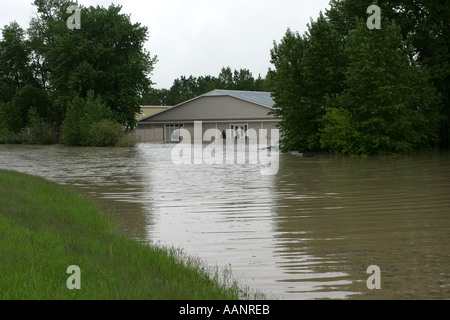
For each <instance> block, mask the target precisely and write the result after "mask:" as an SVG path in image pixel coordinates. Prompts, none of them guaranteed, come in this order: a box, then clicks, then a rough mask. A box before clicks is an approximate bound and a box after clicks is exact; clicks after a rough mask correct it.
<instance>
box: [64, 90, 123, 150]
mask: <svg viewBox="0 0 450 320" xmlns="http://www.w3.org/2000/svg"><path fill="white" fill-rule="evenodd" d="M111 117H112V112H111V109H109V107H108V106H107V105H106V104H105V103H104V102H103V100H102V99H101V97H100V96H97V97H96V96H95V94H94V92H92V91H89V93H88V95H87V98H86V99H83V98H80V97H74V98H73V99H72V101H71V102H70V103H69V106H68V109H67V114H66V118H65V120H64V123H63V136H62V139H63V143H64V144H65V145H68V146H109V145H111V141H114V143H115V142H117V141H118V139H119V137H118V135H119V134H120V130H119V129H117V128H118V127H117V124H116V123H115V122H113V121H111V120H110V119H111ZM108 134H110V135H111V136H110V137H108ZM114 143H112V145H114Z"/></svg>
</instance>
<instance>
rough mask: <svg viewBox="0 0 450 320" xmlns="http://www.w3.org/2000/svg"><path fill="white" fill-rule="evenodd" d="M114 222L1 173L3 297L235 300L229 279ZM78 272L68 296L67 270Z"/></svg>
mask: <svg viewBox="0 0 450 320" xmlns="http://www.w3.org/2000/svg"><path fill="white" fill-rule="evenodd" d="M116 230H117V228H116V226H115V223H114V221H112V219H111V218H110V217H109V216H108V215H106V214H105V213H103V212H102V211H101V210H100V209H99V207H98V206H97V205H96V204H94V203H93V202H91V201H88V200H87V199H86V198H84V197H82V196H80V195H78V194H77V193H75V192H74V191H73V190H71V189H69V188H67V187H63V186H61V185H58V184H56V183H53V182H49V181H46V180H44V179H42V178H38V177H34V176H29V175H25V174H21V173H16V172H11V171H5V170H0V299H8V300H16V299H19V300H72V299H75V300H77V299H82V300H100V299H102V300H104V299H105V300H118V299H120V300H122V299H124V300H185V299H188V300H236V299H239V298H242V297H243V295H242V294H244V296H245V297H247V298H248V297H249V294H248V290H241V289H240V288H239V287H238V284H237V282H236V281H229V280H230V277H228V275H227V274H228V273H227V272H225V273H222V274H220V273H219V272H218V271H217V270H216V271H214V272H211V271H205V270H206V269H208V268H205V267H204V266H203V265H202V263H201V262H199V261H198V260H195V259H190V258H188V257H185V256H181V255H180V254H179V252H178V251H177V250H172V249H167V248H161V247H155V246H150V245H148V244H142V243H139V242H137V241H134V240H131V239H129V238H127V237H125V236H123V235H120V234H119V233H118V232H116ZM71 265H76V266H79V267H80V269H81V289H80V290H76V289H75V290H69V289H68V288H67V285H66V283H67V279H68V278H69V277H70V276H71V275H70V274H67V273H66V272H67V268H68V267H69V266H71Z"/></svg>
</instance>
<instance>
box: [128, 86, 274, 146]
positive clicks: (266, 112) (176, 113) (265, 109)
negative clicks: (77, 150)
mask: <svg viewBox="0 0 450 320" xmlns="http://www.w3.org/2000/svg"><path fill="white" fill-rule="evenodd" d="M274 104H275V103H274V100H273V98H272V95H271V93H270V92H253V91H230V90H214V91H211V92H208V93H206V94H204V95H201V96H199V97H196V98H194V99H191V100H188V101H186V102H183V103H180V104H179V105H176V106H175V107H172V108H169V109H167V110H163V111H161V112H159V113H156V114H153V115H150V116H148V117H146V118H143V119H141V120H140V121H139V122H138V128H137V130H136V140H137V141H138V142H169V141H174V140H175V141H176V139H174V136H175V137H176V133H177V131H179V129H180V128H184V129H186V130H188V131H189V132H190V133H191V136H194V125H195V123H196V122H198V121H201V122H202V130H203V133H204V132H205V131H206V130H208V129H217V130H219V131H220V132H226V130H229V129H231V130H234V131H238V132H241V133H242V132H244V133H246V132H247V131H248V130H249V129H255V130H257V131H258V130H260V129H267V130H268V135H267V138H270V130H271V129H276V128H277V125H278V123H279V121H280V120H279V119H277V118H276V117H275V116H274V115H271V114H270V112H271V111H273V106H274ZM238 129H240V130H238ZM258 132H259V131H258Z"/></svg>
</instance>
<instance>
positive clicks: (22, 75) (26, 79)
mask: <svg viewBox="0 0 450 320" xmlns="http://www.w3.org/2000/svg"><path fill="white" fill-rule="evenodd" d="M32 83H33V77H32V71H31V68H30V48H29V45H28V43H27V41H26V39H25V31H24V30H23V29H22V28H21V27H20V26H19V24H18V23H17V22H12V23H10V24H9V25H7V26H5V27H4V28H3V29H2V40H1V41H0V101H3V102H10V101H11V100H12V98H13V97H14V96H15V94H16V92H17V91H18V90H20V89H21V88H23V87H24V86H26V85H28V84H32Z"/></svg>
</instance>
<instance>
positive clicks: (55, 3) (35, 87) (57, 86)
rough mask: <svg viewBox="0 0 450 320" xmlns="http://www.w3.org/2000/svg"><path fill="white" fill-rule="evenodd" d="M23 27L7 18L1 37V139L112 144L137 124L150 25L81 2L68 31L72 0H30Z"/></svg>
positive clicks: (148, 63)
mask: <svg viewBox="0 0 450 320" xmlns="http://www.w3.org/2000/svg"><path fill="white" fill-rule="evenodd" d="M34 5H35V6H36V8H37V16H36V17H35V18H33V19H32V20H31V21H30V25H29V27H28V29H27V30H24V29H23V28H21V27H20V26H19V25H18V24H17V23H16V22H12V23H10V24H9V25H7V26H5V27H3V29H2V39H1V41H0V143H1V142H3V143H4V142H6V143H23V142H25V143H57V142H63V143H64V144H67V145H80V146H90V145H95V146H103V145H114V144H117V143H119V142H120V138H121V137H124V136H125V135H124V133H125V132H127V131H130V130H132V129H134V128H135V126H136V119H135V114H137V113H139V112H140V99H141V97H142V95H143V94H144V92H146V91H147V90H148V88H149V87H150V85H151V81H150V79H149V75H150V73H151V72H152V70H153V67H154V64H155V62H156V57H152V56H150V54H149V53H148V52H147V51H146V50H145V48H144V44H145V42H146V41H147V38H148V30H147V28H146V27H143V26H141V25H140V24H139V23H132V22H131V20H130V17H129V16H128V15H126V14H123V13H121V9H122V7H121V6H115V5H110V6H109V7H108V8H104V7H100V6H97V7H94V6H90V7H83V6H78V7H79V8H80V11H81V21H82V27H81V28H80V29H75V30H73V29H70V28H68V24H67V21H68V20H69V18H70V17H71V14H72V13H71V12H68V11H67V8H69V7H70V6H72V5H76V3H75V2H73V1H68V0H35V1H34Z"/></svg>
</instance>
